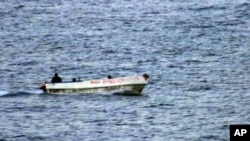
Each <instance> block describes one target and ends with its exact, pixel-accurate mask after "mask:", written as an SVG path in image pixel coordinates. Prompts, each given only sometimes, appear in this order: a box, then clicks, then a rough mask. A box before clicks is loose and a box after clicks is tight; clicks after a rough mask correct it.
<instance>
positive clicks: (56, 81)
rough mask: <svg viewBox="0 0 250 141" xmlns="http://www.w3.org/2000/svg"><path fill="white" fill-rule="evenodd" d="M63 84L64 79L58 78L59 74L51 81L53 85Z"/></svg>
mask: <svg viewBox="0 0 250 141" xmlns="http://www.w3.org/2000/svg"><path fill="white" fill-rule="evenodd" d="M60 82H62V78H61V77H59V76H58V73H55V75H54V77H53V78H52V80H51V83H60Z"/></svg>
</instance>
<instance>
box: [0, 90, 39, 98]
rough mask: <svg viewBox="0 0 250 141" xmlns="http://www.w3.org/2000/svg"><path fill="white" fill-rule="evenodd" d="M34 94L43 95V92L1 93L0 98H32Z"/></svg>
mask: <svg viewBox="0 0 250 141" xmlns="http://www.w3.org/2000/svg"><path fill="white" fill-rule="evenodd" d="M34 94H42V93H41V92H40V93H38V92H36V91H34V92H24V91H20V92H8V91H0V97H15V96H30V95H34Z"/></svg>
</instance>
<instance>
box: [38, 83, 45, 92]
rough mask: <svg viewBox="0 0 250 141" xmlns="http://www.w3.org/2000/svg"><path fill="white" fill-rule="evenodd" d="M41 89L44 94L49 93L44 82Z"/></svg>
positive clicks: (40, 86)
mask: <svg viewBox="0 0 250 141" xmlns="http://www.w3.org/2000/svg"><path fill="white" fill-rule="evenodd" d="M39 89H41V90H43V92H44V93H47V89H46V85H45V83H44V82H42V83H41V84H40V85H39Z"/></svg>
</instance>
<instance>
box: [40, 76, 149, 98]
mask: <svg viewBox="0 0 250 141" xmlns="http://www.w3.org/2000/svg"><path fill="white" fill-rule="evenodd" d="M148 79H149V76H148V75H147V74H144V75H142V76H130V77H118V78H106V79H96V80H87V81H77V82H61V83H41V84H40V85H39V88H40V89H42V90H43V92H45V93H49V94H85V93H103V92H113V93H114V94H126V95H140V94H141V93H142V90H143V88H144V87H145V86H146V85H147V84H148Z"/></svg>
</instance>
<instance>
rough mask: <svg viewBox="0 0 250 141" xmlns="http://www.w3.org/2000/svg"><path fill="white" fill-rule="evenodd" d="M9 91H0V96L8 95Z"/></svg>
mask: <svg viewBox="0 0 250 141" xmlns="http://www.w3.org/2000/svg"><path fill="white" fill-rule="evenodd" d="M7 94H8V92H7V91H0V96H4V95H7Z"/></svg>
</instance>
